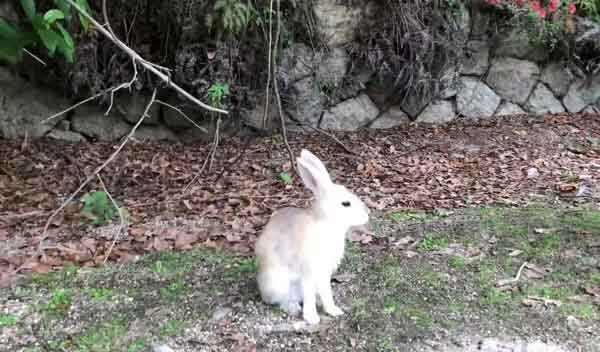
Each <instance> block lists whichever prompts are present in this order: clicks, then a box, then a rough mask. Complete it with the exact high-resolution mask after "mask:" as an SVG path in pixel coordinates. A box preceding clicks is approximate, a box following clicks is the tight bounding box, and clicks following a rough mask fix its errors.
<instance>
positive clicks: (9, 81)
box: [0, 67, 69, 139]
mask: <svg viewBox="0 0 600 352" xmlns="http://www.w3.org/2000/svg"><path fill="white" fill-rule="evenodd" d="M67 107H69V102H68V100H67V99H65V98H64V97H63V96H62V95H60V94H58V93H57V90H56V89H50V88H46V87H43V86H38V85H34V84H32V83H29V82H26V81H24V80H22V79H21V78H20V77H18V76H16V75H14V74H13V73H11V72H10V71H9V70H7V69H5V68H4V67H0V137H1V138H6V139H11V138H18V137H22V136H25V135H28V136H29V137H31V138H38V137H42V136H44V135H45V134H46V133H48V132H49V131H50V130H52V129H53V128H54V126H56V124H58V123H59V122H60V121H61V120H64V119H65V116H66V115H65V114H63V115H61V116H59V117H56V118H53V119H52V120H50V121H47V122H43V121H44V120H46V119H47V118H48V117H50V116H52V115H54V114H55V113H57V112H60V111H62V110H64V109H65V108H67Z"/></svg>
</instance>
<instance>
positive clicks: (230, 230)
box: [0, 115, 600, 352]
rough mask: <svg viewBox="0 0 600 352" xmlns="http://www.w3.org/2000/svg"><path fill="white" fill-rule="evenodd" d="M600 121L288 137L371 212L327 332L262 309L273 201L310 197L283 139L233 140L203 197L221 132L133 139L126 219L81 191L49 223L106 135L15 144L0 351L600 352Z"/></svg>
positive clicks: (336, 284) (126, 165) (125, 178)
mask: <svg viewBox="0 0 600 352" xmlns="http://www.w3.org/2000/svg"><path fill="white" fill-rule="evenodd" d="M599 126H600V118H599V117H598V116H593V115H592V116H590V115H581V116H568V115H563V116H550V117H545V118H539V119H525V118H520V119H517V118H515V119H505V120H493V121H488V122H485V123H482V124H480V125H477V126H471V125H469V124H464V125H461V123H460V122H457V123H455V124H451V125H449V126H446V127H421V126H403V127H401V128H398V129H396V130H393V131H387V132H379V133H366V132H365V133H356V134H345V135H343V136H340V138H341V139H342V141H343V142H344V143H346V144H347V145H348V146H349V147H350V148H351V149H352V150H353V151H355V152H356V153H357V154H358V156H351V155H348V154H347V153H345V152H343V151H340V149H336V148H338V147H337V146H336V144H334V143H332V142H329V141H327V140H323V139H322V137H317V136H296V137H294V138H292V146H293V148H294V150H295V151H298V150H299V149H300V148H302V147H306V146H308V147H309V149H311V150H313V151H315V153H316V154H317V155H328V154H329V156H325V157H323V158H324V159H327V160H326V163H327V166H328V167H329V168H330V169H331V170H332V174H334V177H335V178H336V180H338V181H341V182H343V183H345V184H347V185H349V186H350V187H352V188H353V189H355V190H356V191H357V193H359V194H360V195H361V196H362V197H363V198H365V200H366V201H367V203H368V204H369V206H370V207H371V208H372V209H373V217H372V220H371V224H370V227H371V228H370V231H368V232H365V231H362V232H359V231H355V232H352V233H350V234H349V238H348V247H347V250H346V257H345V259H344V262H343V264H342V266H341V267H340V269H339V270H338V272H337V273H336V275H335V276H334V278H333V290H334V295H335V299H336V301H337V302H338V304H339V306H340V307H341V308H342V309H343V310H344V311H345V312H346V314H345V315H343V316H342V317H338V318H330V317H327V316H326V315H324V314H323V313H321V318H322V322H321V324H319V325H318V326H316V327H309V326H307V325H305V324H303V323H302V322H301V319H300V318H299V317H290V316H287V315H286V314H285V313H283V312H281V311H279V310H278V309H276V308H274V307H270V306H267V305H265V304H263V303H262V302H261V301H260V298H259V296H258V292H257V289H256V284H255V281H254V274H255V269H256V265H255V261H254V258H253V256H252V252H251V248H252V243H253V240H254V239H255V237H256V233H257V232H256V231H257V230H259V229H260V227H261V226H262V224H264V221H266V217H268V213H269V212H270V211H271V210H272V209H276V208H277V207H279V206H281V205H283V204H296V205H305V204H306V202H307V201H308V194H307V193H306V192H304V191H303V190H302V188H301V186H300V183H299V182H298V181H297V180H295V179H293V180H292V181H291V182H290V180H289V179H288V175H287V174H284V175H281V173H282V172H287V173H289V174H292V172H291V171H290V170H289V165H286V162H287V160H286V159H285V151H284V150H283V148H282V145H281V141H280V140H277V138H274V137H270V138H263V139H261V140H260V141H258V142H256V143H255V144H253V145H251V146H250V147H249V148H248V150H247V151H246V152H245V155H243V156H242V157H241V158H239V160H238V158H237V156H238V155H239V152H240V146H241V144H243V143H242V141H240V144H239V145H236V144H235V143H234V146H233V147H231V146H229V147H226V148H223V151H222V154H220V155H218V158H217V159H218V160H220V161H218V160H216V161H215V165H214V167H213V169H214V170H216V171H214V170H213V171H212V173H210V174H205V176H203V177H202V178H201V180H200V181H199V182H198V183H193V184H192V185H191V186H190V187H189V188H188V190H187V192H188V193H182V190H181V189H182V188H183V187H185V186H186V185H188V184H189V183H190V181H191V180H192V179H193V177H194V173H195V172H196V171H197V170H198V169H199V168H200V166H201V165H198V166H197V167H196V165H195V162H197V163H198V164H201V162H200V161H202V158H203V156H204V154H203V152H204V151H205V150H207V149H208V148H207V147H204V146H203V147H201V148H198V146H191V147H189V146H188V147H181V146H168V145H161V144H136V145H134V147H132V148H130V149H127V150H126V151H125V154H123V155H122V156H121V158H122V159H120V161H119V162H118V163H117V165H115V166H113V168H112V169H110V170H108V171H109V172H105V173H103V174H102V177H103V179H104V183H105V184H107V188H108V190H109V191H110V193H111V194H112V196H113V197H114V198H115V199H116V200H117V201H118V202H119V203H120V204H123V205H124V206H125V207H126V209H127V211H128V214H129V221H130V222H131V224H130V225H129V226H128V227H127V229H126V233H125V234H122V235H120V236H119V237H114V236H115V234H116V233H117V232H116V231H115V228H116V227H118V224H119V221H118V220H116V219H113V221H112V222H111V223H109V224H105V225H102V226H93V225H92V224H90V220H89V219H88V218H86V217H82V216H79V215H78V214H79V213H80V211H81V206H78V205H77V204H74V205H72V206H69V208H67V209H66V210H65V212H63V213H64V215H60V216H59V217H57V220H54V221H53V222H52V224H51V226H50V230H51V233H50V235H48V236H46V238H41V232H42V231H41V229H42V228H43V225H44V223H45V221H46V220H47V219H48V216H49V214H50V212H51V211H52V210H53V209H56V207H57V206H58V205H60V202H62V201H63V200H64V199H65V197H66V196H68V195H69V192H72V191H73V190H74V189H76V187H77V185H78V182H81V181H82V179H83V178H84V177H85V176H84V175H88V174H89V172H90V170H93V166H97V165H98V164H99V160H100V159H101V158H104V157H106V156H107V155H108V153H110V152H111V148H110V147H109V146H106V145H103V144H92V145H89V146H86V147H81V146H80V147H79V149H76V148H75V147H72V146H69V145H59V146H56V145H55V144H53V143H54V142H49V141H32V142H29V143H23V142H20V143H15V142H8V141H2V142H1V143H0V152H1V153H2V158H1V160H2V164H0V171H1V172H0V185H2V187H0V189H1V191H0V192H1V193H0V199H1V200H2V207H1V209H0V244H1V246H0V265H4V273H5V274H4V276H3V277H4V287H3V288H1V289H0V351H146V350H150V349H152V348H154V350H155V351H160V350H161V348H162V351H168V349H167V348H170V349H172V350H175V351H255V350H256V351H278V350H298V351H304V350H316V351H338V350H344V351H345V350H353V351H354V350H357V351H498V352H500V351H503V352H504V351H522V349H521V347H522V345H523V343H526V342H527V343H530V345H529V347H528V348H529V349H528V350H527V351H533V350H535V349H534V348H535V347H536V345H535V344H533V343H534V342H535V341H538V342H539V343H540V344H539V345H537V348H539V349H537V350H536V351H559V350H563V351H590V352H591V351H598V350H600V334H599V333H598V331H600V308H599V307H600V259H599V258H600V237H598V236H599V235H600V207H599V205H598V191H597V189H598V188H597V185H598V180H599V179H600V176H599V175H598V170H600V165H599V164H600V162H599V160H598V151H599V149H598V148H599V147H598V138H599V137H600V133H599V131H600V128H599ZM317 141H319V142H318V143H317ZM70 148H73V149H70ZM227 148H229V149H227ZM236 148H237V149H236ZM334 153H335V154H334ZM334 155H336V156H338V157H334ZM340 155H341V156H340ZM190 165H192V166H191V167H192V170H189V167H190ZM186 167H187V168H188V169H186ZM219 174H222V175H221V176H220V177H218V176H219ZM92 189H94V188H93V187H92V188H89V189H86V190H85V191H86V192H87V191H89V190H92ZM5 201H6V202H5ZM41 239H43V240H44V241H42V242H41V243H42V244H41V245H40V240H41ZM112 243H114V246H111V244H112ZM39 251H42V252H43V253H44V255H40V254H39ZM107 251H108V252H109V255H108V256H106V253H107ZM105 258H106V259H107V261H108V262H107V263H106V264H103V262H104V259H105ZM16 269H19V270H18V271H17V270H16ZM1 272H2V271H0V273H1ZM542 343H543V344H544V345H541V344H542Z"/></svg>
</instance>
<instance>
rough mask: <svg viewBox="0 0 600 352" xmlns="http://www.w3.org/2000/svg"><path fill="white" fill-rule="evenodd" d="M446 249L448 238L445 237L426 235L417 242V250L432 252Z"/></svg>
mask: <svg viewBox="0 0 600 352" xmlns="http://www.w3.org/2000/svg"><path fill="white" fill-rule="evenodd" d="M446 247H448V238H446V237H436V236H435V235H434V234H432V233H428V234H426V235H425V237H424V238H423V239H422V240H421V242H419V244H418V245H417V248H419V249H421V250H424V251H434V250H440V249H444V248H446Z"/></svg>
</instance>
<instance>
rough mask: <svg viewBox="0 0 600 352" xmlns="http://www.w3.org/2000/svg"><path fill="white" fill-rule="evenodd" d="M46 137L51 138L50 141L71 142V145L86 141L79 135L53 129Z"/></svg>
mask: <svg viewBox="0 0 600 352" xmlns="http://www.w3.org/2000/svg"><path fill="white" fill-rule="evenodd" d="M46 136H47V137H49V138H52V139H56V140H61V141H67V142H72V143H78V142H85V141H86V139H85V137H84V136H82V135H81V134H80V133H77V132H73V131H63V130H59V129H54V130H52V131H50V132H48V134H47V135H46Z"/></svg>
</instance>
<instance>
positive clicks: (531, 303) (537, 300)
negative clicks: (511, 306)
mask: <svg viewBox="0 0 600 352" xmlns="http://www.w3.org/2000/svg"><path fill="white" fill-rule="evenodd" d="M521 303H522V304H523V305H525V306H527V307H539V306H541V305H544V306H549V305H554V306H557V307H560V306H561V305H562V302H561V301H559V300H555V299H548V298H544V297H537V296H527V298H525V299H523V301H521Z"/></svg>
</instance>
